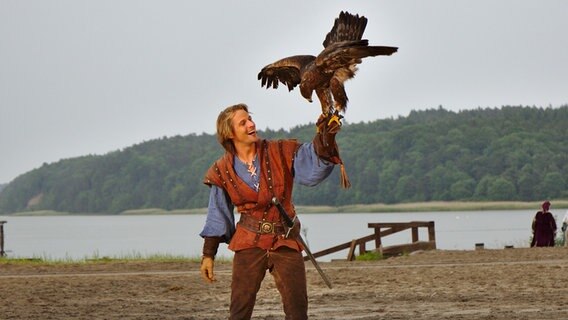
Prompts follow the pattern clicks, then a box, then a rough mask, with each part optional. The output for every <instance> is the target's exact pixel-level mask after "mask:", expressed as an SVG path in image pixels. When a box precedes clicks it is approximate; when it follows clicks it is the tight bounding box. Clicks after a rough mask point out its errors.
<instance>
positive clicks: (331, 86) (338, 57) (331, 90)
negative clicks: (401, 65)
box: [258, 11, 398, 115]
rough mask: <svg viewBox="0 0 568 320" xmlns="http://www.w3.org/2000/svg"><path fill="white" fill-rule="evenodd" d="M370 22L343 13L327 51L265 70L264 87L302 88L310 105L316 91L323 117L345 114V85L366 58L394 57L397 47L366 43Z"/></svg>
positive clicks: (262, 74)
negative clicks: (339, 113) (365, 34)
mask: <svg viewBox="0 0 568 320" xmlns="http://www.w3.org/2000/svg"><path fill="white" fill-rule="evenodd" d="M366 26H367V18H365V17H364V16H359V15H358V14H357V15H353V14H350V13H349V12H344V11H341V13H340V14H339V17H338V18H336V19H335V23H334V25H333V28H332V29H331V31H330V32H329V33H328V34H327V36H326V37H325V40H324V41H323V47H324V49H323V51H322V52H320V54H319V55H318V56H317V57H314V56H311V55H298V56H291V57H287V58H284V59H281V60H278V61H276V62H274V63H271V64H269V65H267V66H266V67H264V68H262V70H261V71H260V73H259V74H258V80H261V87H264V86H266V88H267V89H268V88H270V87H272V88H274V89H276V88H278V83H279V82H282V84H284V85H286V86H287V87H288V91H292V89H294V88H295V87H296V86H297V85H300V93H301V94H302V96H303V97H304V98H305V99H307V100H308V101H309V102H312V94H313V92H314V91H315V92H316V95H317V97H318V99H319V100H320V103H321V109H322V114H324V115H329V114H331V113H336V114H337V113H338V112H342V113H345V110H346V108H347V101H348V98H347V94H346V93H345V87H344V85H343V83H344V82H345V81H347V80H349V79H351V78H353V77H354V76H355V73H356V72H357V65H358V64H360V63H361V62H362V59H363V58H366V57H374V56H379V55H383V56H384V55H391V54H393V53H395V52H396V51H397V50H398V48H397V47H385V46H369V41H368V40H367V39H362V37H363V32H364V31H365V27H366Z"/></svg>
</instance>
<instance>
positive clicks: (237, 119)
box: [232, 110, 258, 146]
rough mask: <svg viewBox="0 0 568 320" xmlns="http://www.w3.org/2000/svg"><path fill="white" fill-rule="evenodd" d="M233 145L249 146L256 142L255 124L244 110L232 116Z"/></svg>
mask: <svg viewBox="0 0 568 320" xmlns="http://www.w3.org/2000/svg"><path fill="white" fill-rule="evenodd" d="M232 125H233V136H232V139H233V143H234V144H235V146H236V145H238V144H250V143H255V142H257V141H258V136H257V135H256V124H255V123H254V121H252V117H251V116H250V114H249V113H248V112H246V111H244V110H238V111H237V112H236V113H235V115H234V116H233V120H232Z"/></svg>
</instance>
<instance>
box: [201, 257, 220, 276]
mask: <svg viewBox="0 0 568 320" xmlns="http://www.w3.org/2000/svg"><path fill="white" fill-rule="evenodd" d="M214 266H215V262H214V260H213V258H212V257H207V256H203V258H201V268H200V270H201V276H202V277H203V279H204V280H205V281H206V282H213V281H217V279H215V274H214V273H213V268H214Z"/></svg>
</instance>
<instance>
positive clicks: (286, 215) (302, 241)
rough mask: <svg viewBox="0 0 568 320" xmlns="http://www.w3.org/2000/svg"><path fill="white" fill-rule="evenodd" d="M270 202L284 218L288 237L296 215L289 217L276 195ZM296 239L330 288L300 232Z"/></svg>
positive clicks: (329, 283)
mask: <svg viewBox="0 0 568 320" xmlns="http://www.w3.org/2000/svg"><path fill="white" fill-rule="evenodd" d="M272 203H273V204H274V205H275V206H276V208H278V211H279V212H280V215H281V216H282V219H283V220H284V223H285V224H286V227H288V232H287V233H286V237H288V234H289V232H290V230H292V228H294V224H295V220H296V217H294V220H292V219H290V216H289V215H288V213H287V212H286V210H285V209H284V207H282V204H280V201H278V199H277V198H276V197H273V198H272ZM297 240H298V241H299V242H300V244H302V246H303V247H304V251H306V255H307V256H308V258H310V261H312V263H313V264H314V267H316V270H317V271H318V273H319V274H320V276H321V278H322V279H323V281H324V282H325V284H326V285H327V286H328V287H329V288H330V289H331V282H330V281H329V279H328V278H327V276H326V275H325V273H323V270H322V269H321V267H320V266H319V264H318V262H317V261H316V258H315V257H314V255H313V254H312V252H311V251H310V248H308V245H307V244H306V242H305V241H304V239H303V238H302V236H301V235H300V234H298V238H297Z"/></svg>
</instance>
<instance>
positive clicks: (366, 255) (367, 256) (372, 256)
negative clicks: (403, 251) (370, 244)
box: [355, 251, 383, 261]
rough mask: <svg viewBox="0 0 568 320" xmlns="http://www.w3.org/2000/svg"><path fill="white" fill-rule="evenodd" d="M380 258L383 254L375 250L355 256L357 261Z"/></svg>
mask: <svg viewBox="0 0 568 320" xmlns="http://www.w3.org/2000/svg"><path fill="white" fill-rule="evenodd" d="M382 259H383V255H382V254H381V253H380V252H377V251H367V252H365V253H364V254H362V255H358V256H356V257H355V260H357V261H376V260H382Z"/></svg>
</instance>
